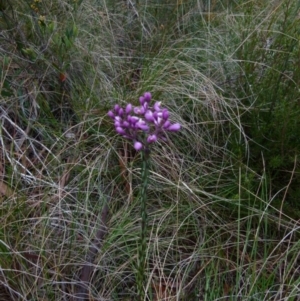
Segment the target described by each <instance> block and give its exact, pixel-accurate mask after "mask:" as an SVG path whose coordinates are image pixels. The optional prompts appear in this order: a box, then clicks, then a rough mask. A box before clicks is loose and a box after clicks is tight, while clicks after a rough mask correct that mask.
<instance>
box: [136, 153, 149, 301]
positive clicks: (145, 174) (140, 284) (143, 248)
mask: <svg viewBox="0 0 300 301" xmlns="http://www.w3.org/2000/svg"><path fill="white" fill-rule="evenodd" d="M149 164H150V151H149V150H145V151H143V152H142V187H141V205H140V206H141V233H140V245H139V247H138V271H137V290H138V296H139V300H140V301H144V299H145V295H146V294H145V288H144V284H145V266H146V252H147V240H146V234H147V208H146V207H147V206H146V205H147V186H148V179H149Z"/></svg>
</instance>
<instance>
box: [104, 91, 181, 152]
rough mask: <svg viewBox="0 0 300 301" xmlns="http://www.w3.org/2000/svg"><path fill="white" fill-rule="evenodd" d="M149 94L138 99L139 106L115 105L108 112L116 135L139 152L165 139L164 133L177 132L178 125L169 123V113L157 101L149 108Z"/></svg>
mask: <svg viewBox="0 0 300 301" xmlns="http://www.w3.org/2000/svg"><path fill="white" fill-rule="evenodd" d="M151 99H152V96H151V93H150V92H146V93H144V95H143V96H141V97H140V98H139V101H140V106H136V107H135V106H133V105H132V104H131V103H129V104H127V106H126V107H125V108H122V107H120V106H119V105H115V106H114V109H113V110H111V111H109V112H108V116H109V117H111V118H112V119H113V120H114V124H115V129H116V131H117V133H119V134H120V135H122V136H123V137H124V138H126V139H130V140H132V141H133V143H134V145H133V146H134V148H135V149H136V150H137V151H139V150H142V149H144V148H147V147H148V145H149V144H151V143H153V142H155V141H157V140H158V139H165V134H164V133H165V131H169V132H177V131H179V130H180V124H179V123H173V124H172V123H171V122H170V121H169V115H170V114H169V111H168V110H167V109H165V108H161V103H160V102H159V101H157V102H155V104H154V106H153V107H150V106H149V104H150V101H151Z"/></svg>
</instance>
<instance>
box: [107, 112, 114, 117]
mask: <svg viewBox="0 0 300 301" xmlns="http://www.w3.org/2000/svg"><path fill="white" fill-rule="evenodd" d="M107 115H108V116H109V117H110V118H115V114H114V113H113V112H112V111H108V113H107Z"/></svg>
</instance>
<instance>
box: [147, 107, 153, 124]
mask: <svg viewBox="0 0 300 301" xmlns="http://www.w3.org/2000/svg"><path fill="white" fill-rule="evenodd" d="M145 119H146V120H147V121H148V122H153V121H154V117H153V113H152V111H150V110H148V111H147V112H146V113H145Z"/></svg>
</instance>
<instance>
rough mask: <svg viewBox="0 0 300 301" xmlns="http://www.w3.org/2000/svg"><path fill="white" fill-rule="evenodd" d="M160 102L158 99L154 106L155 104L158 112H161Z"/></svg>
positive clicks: (154, 107)
mask: <svg viewBox="0 0 300 301" xmlns="http://www.w3.org/2000/svg"><path fill="white" fill-rule="evenodd" d="M160 104H161V102H160V101H156V102H155V104H154V106H153V109H154V110H155V111H156V112H159V111H160Z"/></svg>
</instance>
